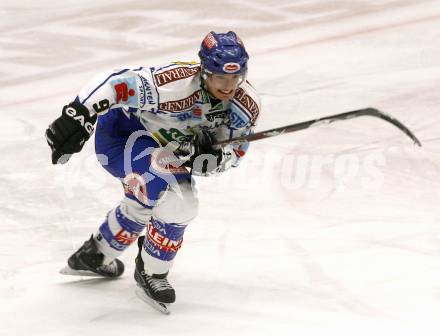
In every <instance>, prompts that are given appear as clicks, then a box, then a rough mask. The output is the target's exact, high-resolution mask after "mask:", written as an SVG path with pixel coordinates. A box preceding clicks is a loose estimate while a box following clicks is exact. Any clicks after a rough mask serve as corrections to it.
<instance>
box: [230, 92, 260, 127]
mask: <svg viewBox="0 0 440 336" xmlns="http://www.w3.org/2000/svg"><path fill="white" fill-rule="evenodd" d="M233 103H235V104H237V105H238V106H239V107H240V108H241V109H242V110H243V111H245V112H246V113H247V114H249V116H250V120H251V123H252V124H254V123H255V121H256V120H257V118H258V115H259V113H260V108H259V107H258V104H257V102H256V101H255V100H254V99H253V98H252V97H251V96H250V95H248V94H247V93H246V91H245V90H244V89H243V88H241V87H239V88H238V89H237V91H236V92H235V95H234V99H233Z"/></svg>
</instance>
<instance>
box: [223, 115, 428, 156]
mask: <svg viewBox="0 0 440 336" xmlns="http://www.w3.org/2000/svg"><path fill="white" fill-rule="evenodd" d="M362 116H370V117H377V118H380V119H383V120H385V121H387V122H389V123H391V124H393V125H394V126H396V127H397V128H398V129H400V130H401V131H402V132H403V133H405V134H406V135H407V136H409V137H410V138H411V139H412V140H413V141H414V143H415V144H416V145H418V146H420V147H421V146H422V144H421V143H420V141H419V139H417V137H416V136H415V135H414V134H413V133H412V132H411V131H410V130H409V129H408V128H407V127H406V126H405V125H404V124H402V123H401V122H400V121H399V120H397V119H395V118H394V117H392V116H390V115H388V114H385V113H383V112H381V111H379V110H377V109H375V108H372V107H368V108H364V109H361V110H355V111H350V112H345V113H339V114H334V115H331V116H328V117H324V118H318V119H313V120H309V121H304V122H300V123H297V124H291V125H287V126H283V127H278V128H272V129H269V130H266V131H262V132H257V133H252V134H249V135H245V136H241V137H238V138H234V139H229V140H222V141H219V142H217V143H216V145H221V144H226V143H231V142H235V141H242V140H245V141H255V140H260V139H265V138H269V137H273V136H277V135H281V134H286V133H291V132H296V131H301V130H303V129H307V128H310V127H315V126H319V125H321V124H330V123H332V122H335V121H340V120H347V119H352V118H357V117H362Z"/></svg>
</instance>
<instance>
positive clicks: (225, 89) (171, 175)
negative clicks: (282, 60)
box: [46, 31, 260, 310]
mask: <svg viewBox="0 0 440 336" xmlns="http://www.w3.org/2000/svg"><path fill="white" fill-rule="evenodd" d="M199 57H200V63H195V62H189V63H188V62H172V63H169V64H166V65H163V66H160V67H151V68H144V67H140V68H137V69H121V70H117V71H114V72H112V73H107V74H105V75H104V76H102V78H100V79H98V80H94V81H92V83H91V84H90V85H88V86H86V87H85V88H83V89H82V90H81V91H80V93H79V94H78V96H77V97H76V98H75V100H74V101H72V102H71V103H69V104H67V105H66V106H64V108H63V110H62V115H61V116H60V117H59V118H58V119H56V120H55V121H54V122H53V123H52V124H51V125H50V126H49V128H48V129H47V131H46V138H47V141H48V144H49V146H50V147H51V149H52V163H54V164H57V163H65V162H67V160H68V159H69V157H70V156H71V155H72V154H73V153H77V152H79V151H80V150H81V149H82V147H83V145H84V143H85V142H86V141H87V140H88V139H89V138H90V136H91V135H92V133H93V132H94V130H95V129H94V128H95V123H96V121H97V123H96V136H95V150H96V153H97V154H98V159H99V160H100V163H101V164H102V165H103V167H104V168H105V169H106V170H107V171H108V172H109V173H110V174H112V175H113V176H114V177H116V178H118V179H119V180H120V181H121V182H122V185H123V188H124V194H125V195H124V198H123V199H122V201H121V202H120V204H118V206H116V207H115V208H114V209H112V210H111V211H109V212H108V214H107V216H106V218H105V220H104V222H103V223H102V224H101V225H100V226H99V229H98V230H97V232H96V233H94V234H92V235H91V237H90V239H89V240H87V241H86V242H85V243H84V244H83V245H82V246H81V247H80V248H79V250H78V251H76V252H75V253H74V254H73V255H72V256H71V257H70V258H69V259H68V266H69V268H68V270H67V272H68V273H70V274H72V273H74V272H77V273H81V272H82V273H84V272H88V273H91V274H94V275H100V276H104V277H118V276H120V275H121V274H122V273H123V271H124V265H123V263H122V262H121V261H120V260H119V259H118V256H120V255H121V254H122V253H123V252H124V251H125V250H126V249H127V247H128V246H129V245H130V244H132V243H133V242H135V241H136V240H137V243H138V248H139V253H138V255H137V258H136V265H135V279H136V282H137V283H138V285H139V286H140V287H141V288H142V289H143V291H144V292H145V295H147V296H148V298H150V299H152V300H154V301H153V302H155V303H157V304H158V305H160V307H162V308H163V309H165V310H166V309H167V308H166V307H167V305H168V304H170V303H172V302H174V301H175V291H174V289H173V288H172V286H171V285H170V283H169V282H168V279H167V275H168V272H169V270H170V268H171V266H172V264H173V260H174V258H175V256H176V253H177V251H178V250H179V248H180V247H181V244H182V239H183V234H184V231H185V228H186V226H187V225H188V223H190V222H191V221H192V220H193V219H194V217H196V215H197V210H198V201H197V196H196V193H195V189H194V183H193V182H194V181H193V178H192V176H209V175H212V174H218V173H221V172H224V171H225V170H227V169H229V168H230V167H236V166H237V165H238V164H239V162H240V160H241V159H242V157H243V156H244V154H245V152H246V150H247V148H248V143H247V142H245V141H241V142H234V143H229V144H226V145H215V142H216V141H220V140H225V139H232V138H236V137H239V136H242V135H247V134H249V133H250V132H252V130H253V128H254V127H255V123H256V120H257V117H258V114H259V110H260V101H259V97H258V95H257V93H256V92H255V90H254V89H253V87H252V86H251V85H250V84H249V83H248V82H247V81H246V74H247V63H248V54H247V52H246V50H245V47H244V45H243V42H242V41H241V40H240V38H239V37H238V36H237V35H236V34H235V33H234V32H232V31H230V32H228V33H224V34H223V33H215V32H210V33H209V34H208V35H207V36H206V37H205V39H204V40H203V42H202V44H201V47H200V51H199ZM103 158H104V159H103ZM144 229H146V234H145V235H144V236H141V234H142V232H143V231H144Z"/></svg>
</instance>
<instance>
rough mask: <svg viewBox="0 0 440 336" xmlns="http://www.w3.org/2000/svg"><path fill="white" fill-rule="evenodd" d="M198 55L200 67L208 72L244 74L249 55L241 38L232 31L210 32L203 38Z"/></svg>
mask: <svg viewBox="0 0 440 336" xmlns="http://www.w3.org/2000/svg"><path fill="white" fill-rule="evenodd" d="M199 57H200V60H201V64H202V69H203V70H204V71H206V72H209V73H218V74H243V75H244V74H246V71H247V61H248V59H249V56H248V54H247V52H246V49H245V48H244V44H243V42H242V41H241V39H240V38H239V37H238V36H237V34H236V33H234V32H233V31H229V32H227V33H225V34H223V33H215V32H213V31H212V32H210V33H209V34H208V35H206V37H205V38H204V39H203V42H202V45H201V46H200V51H199Z"/></svg>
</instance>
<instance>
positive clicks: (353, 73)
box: [0, 0, 440, 336]
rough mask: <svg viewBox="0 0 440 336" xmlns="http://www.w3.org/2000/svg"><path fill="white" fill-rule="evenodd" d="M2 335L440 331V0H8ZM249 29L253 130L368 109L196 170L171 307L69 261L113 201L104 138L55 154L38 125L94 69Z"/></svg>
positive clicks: (187, 50) (3, 64)
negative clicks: (258, 100)
mask: <svg viewBox="0 0 440 336" xmlns="http://www.w3.org/2000/svg"><path fill="white" fill-rule="evenodd" d="M0 17H1V20H0V85H1V86H0V87H1V89H0V113H1V114H0V115H1V119H0V120H1V121H0V150H1V170H0V195H1V197H0V209H1V210H0V211H1V212H0V214H1V225H0V237H1V243H0V335H14V336H15V335H45V336H46V335H47V336H49V335H66V336H67V335H69V336H70V335H72V336H73V335H75V336H77V335H206V334H209V335H222V336H226V335H275V334H283V335H301V336H302V335H372V334H375V335H440V211H439V205H440V134H439V132H440V109H439V105H440V94H439V92H440V91H439V88H440V42H439V41H440V1H438V0H435V1H428V0H386V1H383V0H381V1H377V0H374V1H373V0H370V1H365V0H364V1H351V2H349V1H322V0H310V1H288V0H257V1H250V0H246V1H240V0H230V1H201V0H185V1H177V0H174V1H166V0H161V1H157V0H152V1H117V0H112V1H103V0H99V1H85V0H75V1H72V0H69V1H54V0H44V1H19V2H15V1H5V0H1V1H0ZM229 29H233V30H236V31H237V32H238V33H239V34H240V35H241V37H242V38H243V40H244V41H245V43H246V45H247V49H248V51H249V53H250V55H251V61H250V73H249V79H250V80H251V81H252V83H253V84H254V86H255V87H256V88H257V89H258V90H259V91H260V92H261V94H262V99H263V105H264V107H263V111H262V115H261V118H260V123H259V126H258V129H259V130H263V129H267V128H271V127H276V126H281V125H285V124H288V123H293V122H299V121H303V120H308V119H312V118H317V117H321V116H326V115H330V114H333V113H339V112H344V111H348V110H352V109H357V108H362V107H367V106H373V107H376V108H379V109H381V110H383V111H385V112H387V113H390V114H392V115H393V116H395V117H396V118H398V119H399V120H400V121H402V122H403V123H405V124H406V125H407V126H408V127H409V128H410V129H411V130H412V131H414V133H415V134H416V135H417V136H418V137H419V139H420V140H421V141H422V143H423V147H422V148H417V147H415V146H414V145H413V144H412V143H411V141H410V139H409V138H407V137H406V136H405V135H404V134H403V133H401V132H399V131H398V130H397V129H396V128H394V127H392V126H391V125H389V124H387V123H385V122H383V121H381V120H378V119H374V118H367V117H365V118H359V119H355V120H350V121H344V122H340V123H335V124H332V125H329V126H320V127H317V128H313V129H309V130H306V131H303V132H298V133H293V134H290V135H283V136H280V137H276V138H271V139H267V140H264V141H259V142H256V143H254V144H252V148H251V151H250V153H249V154H248V157H247V158H246V160H245V161H244V162H243V164H242V166H241V167H240V168H238V169H235V170H233V171H230V172H228V173H226V174H224V175H223V176H221V177H218V178H211V179H199V180H198V189H199V194H200V200H201V211H200V215H199V217H198V218H197V219H196V220H195V222H194V223H192V224H191V226H190V227H189V228H188V229H187V232H186V235H185V243H184V246H183V248H182V249H181V251H180V252H179V256H178V257H177V260H176V264H175V267H174V269H173V271H172V273H171V275H170V281H171V282H172V284H173V285H174V287H175V288H176V290H177V302H176V303H175V304H174V306H173V313H172V314H171V315H170V316H162V315H160V314H159V313H157V312H155V311H153V310H152V309H151V308H150V307H148V306H146V305H145V304H144V303H143V302H142V301H140V300H139V299H137V298H136V296H135V293H134V289H135V284H134V280H133V278H132V273H133V266H134V265H133V259H134V256H135V253H136V249H135V248H134V247H133V248H130V249H129V250H128V251H127V252H126V253H125V254H124V255H123V257H122V260H123V261H124V262H125V263H126V265H127V272H126V274H125V275H124V276H123V277H122V278H121V279H119V280H115V281H107V280H101V279H86V278H71V277H66V276H62V275H59V274H58V270H59V269H60V268H61V267H63V266H64V265H65V262H66V259H67V257H68V256H69V255H70V254H71V253H72V252H73V251H74V250H75V249H76V248H78V247H79V246H80V245H81V243H82V241H84V240H85V239H87V237H88V236H89V235H90V233H92V232H94V231H95V230H96V228H97V227H98V225H99V224H100V223H101V221H102V220H103V218H104V216H105V214H106V212H107V211H108V210H109V209H111V208H113V207H114V206H115V204H117V202H118V201H119V199H120V197H121V195H122V190H121V189H120V186H119V183H118V181H116V180H115V179H113V178H112V177H111V176H109V175H108V174H107V173H106V172H105V171H104V170H103V169H102V168H101V167H100V165H99V164H98V162H97V161H96V159H95V157H94V153H93V141H90V143H88V144H87V145H86V146H85V148H84V150H83V151H82V152H81V153H80V154H79V155H76V156H75V157H74V158H73V159H72V160H71V162H69V164H68V165H66V166H61V167H58V166H57V167H54V166H52V165H51V163H50V152H49V148H48V146H47V144H46V141H45V139H44V137H43V134H44V130H45V128H46V127H47V125H48V124H49V123H50V122H51V121H52V120H53V119H54V118H56V117H57V116H58V114H59V113H60V110H61V107H62V106H63V104H65V103H66V102H68V101H69V100H71V99H72V98H73V97H74V96H75V95H76V92H77V91H78V90H79V88H80V87H81V86H82V85H83V84H85V82H86V81H87V80H88V79H89V78H90V77H91V76H93V75H95V74H96V73H98V72H101V71H105V70H108V69H112V68H118V67H121V66H126V65H128V66H139V65H143V66H149V65H158V64H161V63H165V62H168V61H171V60H191V59H196V51H197V48H198V44H199V42H200V40H201V38H202V37H203V36H204V35H205V34H206V33H207V32H208V31H210V30H216V31H225V30H229Z"/></svg>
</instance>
